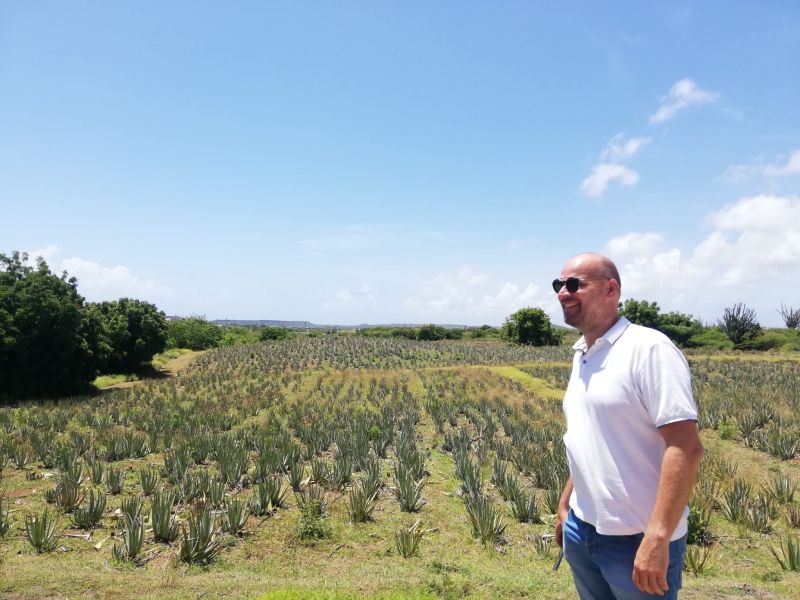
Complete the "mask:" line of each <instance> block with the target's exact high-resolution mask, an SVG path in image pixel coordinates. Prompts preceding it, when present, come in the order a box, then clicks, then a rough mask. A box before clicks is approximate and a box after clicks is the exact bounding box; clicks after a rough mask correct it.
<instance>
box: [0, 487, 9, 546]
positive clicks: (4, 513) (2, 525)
mask: <svg viewBox="0 0 800 600" xmlns="http://www.w3.org/2000/svg"><path fill="white" fill-rule="evenodd" d="M10 530H11V510H10V508H9V507H8V500H6V497H5V495H3V494H0V538H2V537H5V536H6V534H7V533H8V532H9V531H10Z"/></svg>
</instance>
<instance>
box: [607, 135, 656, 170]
mask: <svg viewBox="0 0 800 600" xmlns="http://www.w3.org/2000/svg"><path fill="white" fill-rule="evenodd" d="M649 143H650V138H646V137H634V138H626V137H625V134H624V133H618V134H617V135H615V136H614V137H613V138H611V139H610V140H609V142H608V146H607V147H606V149H605V150H603V153H602V154H601V155H600V160H602V161H605V162H613V163H616V162H620V161H624V160H627V159H629V158H631V157H632V156H633V155H635V154H636V153H638V152H639V150H641V149H642V148H644V147H645V146H646V145H647V144H649Z"/></svg>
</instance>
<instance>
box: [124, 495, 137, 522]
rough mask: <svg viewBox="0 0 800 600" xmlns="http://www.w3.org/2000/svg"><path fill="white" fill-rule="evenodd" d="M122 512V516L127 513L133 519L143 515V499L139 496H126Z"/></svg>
mask: <svg viewBox="0 0 800 600" xmlns="http://www.w3.org/2000/svg"><path fill="white" fill-rule="evenodd" d="M120 512H121V513H122V516H125V515H127V516H128V517H130V518H131V519H136V518H138V517H140V516H142V499H141V498H139V497H138V496H131V497H130V498H125V499H124V500H123V501H122V504H121V505H120Z"/></svg>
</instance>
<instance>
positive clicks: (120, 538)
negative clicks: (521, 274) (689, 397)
mask: <svg viewBox="0 0 800 600" xmlns="http://www.w3.org/2000/svg"><path fill="white" fill-rule="evenodd" d="M569 359H570V350H569V348H568V347H559V348H547V349H535V348H524V347H511V346H506V345H503V344H500V343H477V342H438V343H426V342H411V341H397V340H385V339H368V338H359V337H346V336H329V337H324V338H299V339H296V340H289V341H283V342H271V343H270V342H267V343H263V344H257V345H245V346H234V347H228V348H224V349H219V350H215V351H212V352H209V353H206V354H203V355H200V356H197V357H196V358H195V360H194V362H193V364H192V366H191V367H190V368H188V369H187V370H185V371H183V372H182V373H181V374H180V375H179V376H178V377H174V378H168V379H161V380H156V381H144V382H139V383H137V384H136V385H133V386H132V387H129V388H126V389H120V390H114V391H107V392H105V393H103V394H101V395H98V396H95V397H90V398H69V399H62V400H60V401H58V402H53V403H47V404H41V403H39V404H33V403H31V404H26V405H22V406H15V407H4V408H0V466H1V467H2V478H1V479H0V490H2V491H1V492H0V595H2V597H7V598H23V597H24V598H41V597H48V598H58V597H70V596H77V595H81V596H86V597H105V596H112V595H113V596H114V597H121V598H126V597H131V598H133V597H136V598H139V597H170V598H173V597H199V596H202V597H219V596H222V597H265V598H294V597H297V598H303V597H312V598H328V597H331V598H351V597H353V598H361V597H386V598H428V597H430V598H463V597H468V598H487V597H502V598H523V597H527V598H573V597H575V594H574V591H573V589H572V585H571V581H570V575H569V567H568V566H567V565H566V563H564V564H563V565H562V567H561V568H560V569H559V570H558V571H556V572H554V571H553V570H552V566H553V563H554V561H555V558H556V554H557V552H556V550H557V548H555V547H554V544H553V543H552V541H551V536H550V534H551V531H552V519H553V514H552V513H553V512H554V507H555V504H556V502H557V499H558V495H559V493H560V490H561V487H562V485H563V482H564V479H565V477H566V476H567V466H566V459H565V456H564V450H563V445H562V442H561V436H562V433H563V431H562V428H563V421H562V416H561V406H560V397H561V391H562V390H563V388H564V386H565V384H566V380H567V378H568V376H569ZM690 360H691V363H692V371H693V378H694V388H695V394H696V398H697V400H698V404H699V406H700V412H701V419H700V427H701V430H702V431H701V436H702V439H703V442H704V444H705V446H706V450H707V451H706V457H705V458H704V460H703V465H702V468H701V474H700V478H699V481H698V485H697V488H696V492H695V495H694V497H693V499H692V505H691V508H692V512H691V518H690V520H691V529H690V542H691V546H690V550H689V553H688V555H687V572H686V573H685V575H684V589H685V592H684V594H683V597H686V598H727V597H731V598H736V597H745V596H748V597H762V598H792V597H797V598H800V591H798V590H800V573H799V572H798V570H800V544H798V541H797V540H798V531H799V530H798V527H800V490H798V488H797V486H798V483H800V465H798V463H797V455H798V452H799V451H800V418H799V417H798V415H800V362H799V361H797V360H796V357H794V358H793V357H783V358H774V357H773V358H771V359H755V358H753V357H750V356H746V355H741V356H738V357H730V356H692V357H690Z"/></svg>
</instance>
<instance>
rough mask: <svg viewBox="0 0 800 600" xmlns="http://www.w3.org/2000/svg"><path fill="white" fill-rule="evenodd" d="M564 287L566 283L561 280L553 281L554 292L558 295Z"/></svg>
mask: <svg viewBox="0 0 800 600" xmlns="http://www.w3.org/2000/svg"><path fill="white" fill-rule="evenodd" d="M562 287H564V282H563V281H561V280H560V279H553V291H554V292H555V293H556V294H557V293H558V292H560V291H561V288H562Z"/></svg>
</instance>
